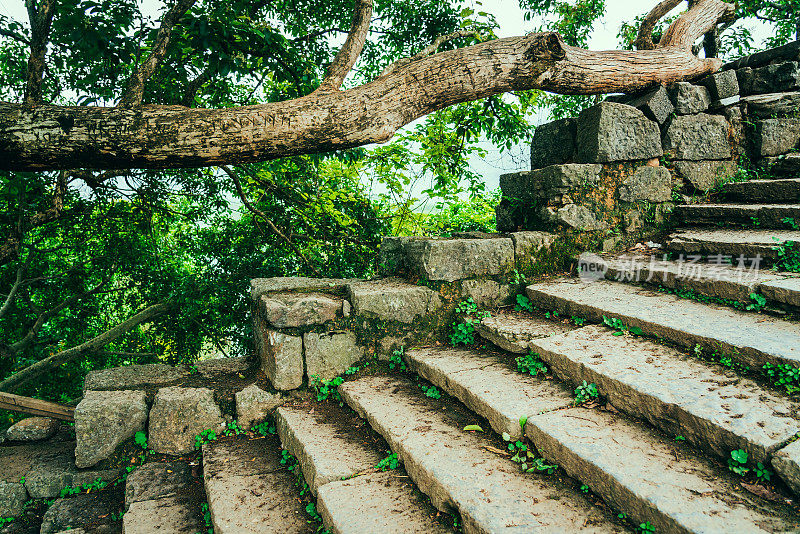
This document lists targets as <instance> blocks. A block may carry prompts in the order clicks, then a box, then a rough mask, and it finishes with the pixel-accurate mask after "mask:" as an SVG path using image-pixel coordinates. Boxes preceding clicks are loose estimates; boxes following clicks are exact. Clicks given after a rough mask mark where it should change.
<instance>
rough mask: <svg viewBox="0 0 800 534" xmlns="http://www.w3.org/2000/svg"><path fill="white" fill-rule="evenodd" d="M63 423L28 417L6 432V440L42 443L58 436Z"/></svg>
mask: <svg viewBox="0 0 800 534" xmlns="http://www.w3.org/2000/svg"><path fill="white" fill-rule="evenodd" d="M60 426H61V423H60V422H59V421H58V420H57V419H51V418H50V417H28V418H27V419H23V420H22V421H19V422H17V423H14V424H13V425H11V426H10V427H8V430H6V439H8V440H11V441H42V440H45V439H50V438H52V437H53V436H55V435H56V432H58V429H59V428H60Z"/></svg>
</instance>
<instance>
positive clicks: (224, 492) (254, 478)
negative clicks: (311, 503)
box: [203, 436, 314, 534]
mask: <svg viewBox="0 0 800 534" xmlns="http://www.w3.org/2000/svg"><path fill="white" fill-rule="evenodd" d="M280 460H281V456H280V443H279V442H278V439H277V437H272V436H270V437H267V438H257V439H236V440H228V441H219V442H211V443H206V444H205V445H203V479H204V483H205V490H206V497H207V498H208V508H209V511H210V512H211V520H212V522H213V525H214V532H215V533H216V534H226V533H231V534H245V533H248V532H252V533H262V534H263V533H276V534H284V533H291V534H300V533H303V534H306V533H308V534H310V533H312V532H314V528H313V527H312V526H311V525H309V523H308V516H307V515H306V511H305V510H304V506H303V503H302V501H301V499H300V498H299V495H298V490H297V488H296V487H295V483H294V477H293V476H292V474H291V473H290V472H289V471H287V470H286V468H285V467H284V466H283V465H281V463H280Z"/></svg>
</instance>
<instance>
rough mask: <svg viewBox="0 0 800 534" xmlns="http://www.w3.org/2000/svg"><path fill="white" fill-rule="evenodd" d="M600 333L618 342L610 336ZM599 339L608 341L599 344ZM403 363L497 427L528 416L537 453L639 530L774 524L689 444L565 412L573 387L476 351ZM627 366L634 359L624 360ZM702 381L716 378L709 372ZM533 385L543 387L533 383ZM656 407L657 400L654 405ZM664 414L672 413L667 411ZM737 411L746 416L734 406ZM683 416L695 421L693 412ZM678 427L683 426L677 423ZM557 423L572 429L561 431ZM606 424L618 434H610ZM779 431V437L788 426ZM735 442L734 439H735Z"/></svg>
mask: <svg viewBox="0 0 800 534" xmlns="http://www.w3.org/2000/svg"><path fill="white" fill-rule="evenodd" d="M592 329H594V330H595V331H597V329H598V327H587V328H582V329H579V330H576V331H574V332H571V333H569V334H564V335H561V336H552V337H549V338H541V339H538V340H536V341H534V342H533V343H534V345H535V344H538V343H543V344H547V343H550V344H555V343H557V342H558V340H559V339H570V338H574V337H575V336H580V334H581V333H582V332H584V331H586V330H588V331H589V332H591V331H592ZM605 333H606V334H607V335H608V336H610V337H611V338H614V340H618V338H616V337H615V336H611V335H610V333H607V332H605ZM580 337H581V338H584V337H586V336H580ZM589 337H591V336H589ZM598 341H600V340H598ZM623 341H624V340H623ZM603 342H604V340H603V341H600V343H603ZM596 350H597V349H596V347H595V348H592V349H591V350H588V349H587V348H584V351H585V354H586V355H587V359H589V360H591V359H592V358H593V356H592V353H593V352H594V351H596ZM618 356H619V357H620V358H621V359H623V360H624V356H625V355H620V354H619V353H616V352H615V354H614V357H618ZM406 357H407V358H408V360H409V361H410V362H411V363H412V366H413V367H414V368H417V369H420V370H421V371H422V372H423V373H424V374H423V376H425V377H426V378H428V379H429V380H431V381H432V382H433V383H434V384H435V385H437V386H439V387H441V388H442V389H444V390H445V391H447V392H448V393H450V394H451V395H453V396H455V397H456V398H458V399H459V400H461V401H462V402H464V403H465V404H466V405H467V406H469V407H470V408H471V409H473V410H475V411H477V412H478V413H480V414H481V415H487V417H488V418H489V421H490V423H492V427H493V428H495V430H498V429H504V428H506V427H511V426H515V425H516V426H519V421H520V418H521V417H525V418H527V421H529V422H528V423H527V424H526V426H525V433H526V435H527V436H528V437H530V438H531V441H533V443H534V445H535V446H536V447H537V448H539V451H540V453H541V454H543V455H544V456H545V457H546V458H547V459H548V460H550V461H552V462H555V463H558V464H559V465H562V466H563V467H564V468H565V470H566V471H567V473H568V474H569V475H571V476H573V477H574V478H577V479H578V480H580V481H581V482H583V483H584V484H587V485H588V486H590V487H591V488H592V490H593V491H594V492H595V493H596V494H597V495H599V496H601V497H602V498H603V499H604V500H606V501H607V502H608V503H609V504H611V505H612V506H613V507H615V508H616V509H617V510H619V511H622V512H625V513H627V514H628V515H629V516H630V518H631V519H632V520H633V521H634V522H635V523H636V524H639V523H644V522H646V521H649V522H650V523H651V524H652V525H653V526H654V527H655V530H656V532H758V531H760V528H761V527H763V523H762V522H765V521H766V522H773V523H775V524H780V523H779V522H778V521H774V520H773V519H772V518H766V517H764V516H761V514H758V513H753V512H752V511H751V510H749V509H748V508H746V507H744V506H737V505H735V504H734V505H729V504H727V503H728V501H727V499H726V498H725V497H722V496H723V495H730V492H734V495H736V494H741V491H740V490H738V489H736V488H735V487H734V485H733V484H731V483H730V481H729V480H727V478H728V477H727V474H726V473H725V472H724V471H723V472H721V471H720V468H718V467H715V466H713V465H712V464H711V463H710V462H708V461H706V460H703V459H700V458H699V457H697V456H696V455H694V454H692V453H690V452H689V451H688V450H687V449H686V447H678V446H675V445H672V444H670V443H669V442H667V441H665V440H663V439H661V438H659V437H658V436H656V435H655V434H654V433H652V431H649V430H648V429H647V428H645V427H643V426H642V425H638V424H634V423H631V422H629V421H627V420H625V419H623V418H620V417H614V416H612V415H610V414H608V413H602V412H596V411H589V410H583V409H580V408H573V407H571V404H572V403H571V402H566V403H565V401H571V399H570V396H569V390H567V389H566V388H565V387H564V386H563V385H561V384H558V383H553V382H550V381H547V380H543V379H536V378H533V377H530V376H525V375H522V374H518V373H505V372H498V371H497V368H498V367H500V365H499V364H498V363H493V364H489V366H488V367H485V365H486V359H487V358H489V359H490V361H495V362H496V361H497V360H498V358H496V357H493V356H491V355H488V356H487V355H486V354H482V353H480V352H477V351H471V350H459V349H437V348H427V349H421V350H414V351H409V352H408V353H407V354H406ZM643 360H646V358H643ZM626 363H628V364H630V363H633V362H631V361H630V360H627V362H626ZM638 363H642V362H638ZM644 365H645V366H646V365H648V364H647V363H644ZM697 365H699V364H697ZM430 369H436V371H437V372H435V373H431V372H430ZM459 369H466V370H462V371H459ZM471 370H481V371H482V372H484V373H485V374H486V377H485V384H481V383H480V382H478V381H477V380H469V379H467V380H464V375H466V376H470V375H473V376H477V373H475V372H474V371H471ZM559 371H563V366H560V367H559ZM683 375H684V376H685V375H686V373H685V372H684V373H683ZM706 376H707V377H711V378H717V377H716V376H713V375H712V374H707V375H706ZM429 377H430V378H429ZM590 377H591V375H590V374H587V373H584V375H583V378H585V379H587V380H588V379H589V378H590ZM573 378H575V380H582V379H583V378H578V377H573ZM676 378H677V376H676ZM681 378H683V376H681ZM698 378H700V377H699V375H698ZM726 379H727V378H726ZM536 383H538V385H539V387H538V388H535V387H532V385H533V384H536ZM598 384H600V385H601V392H602V393H603V394H606V393H607V392H606V388H605V387H604V386H606V385H609V386H611V387H612V388H613V387H614V385H615V384H614V383H613V382H609V383H607V382H598ZM748 385H749V384H745V387H744V391H748V387H747V386H748ZM707 389H709V387H708V385H705V387H704V388H703V385H702V384H701V386H700V387H694V388H689V390H688V392H689V394H690V395H695V394H697V395H699V398H696V397H695V396H692V398H691V399H687V402H691V401H692V400H694V401H695V402H699V403H702V404H713V400H712V401H711V402H709V401H710V399H709V395H705V396H704V395H703V394H702V393H703V391H705V390H707ZM731 389H733V388H730V387H728V388H727V389H726V390H725V392H727V393H730V392H731V391H730V390H731ZM520 391H523V392H531V391H533V392H534V395H531V396H530V397H528V396H526V395H524V394H520V393H519V392H520ZM659 392H661V390H659ZM748 392H750V391H748ZM625 393H626V391H625V388H624V387H618V388H617V390H615V391H613V394H614V398H615V400H617V396H618V395H619V396H623V395H625ZM680 393H682V394H683V393H687V389H681V390H680ZM751 393H752V392H751ZM734 394H735V392H734ZM548 397H549V398H548ZM609 399H611V396H609ZM653 400H654V399H653V398H652V397H650V398H644V397H643V396H642V395H641V393H639V394H638V396H637V397H636V398H633V399H629V400H626V401H625V402H628V403H635V402H640V401H643V402H647V401H649V402H650V406H651V407H653V405H654V402H653ZM658 402H659V401H658V400H656V402H655V404H657V403H658ZM621 404H623V406H622V407H627V406H628V405H627V404H625V403H624V402H623V403H621ZM751 404H752V403H751ZM660 408H661V409H667V411H668V410H669V408H668V407H667V406H664V405H661V406H660ZM696 411H698V412H699V411H701V410H700V409H697V410H696ZM740 411H742V410H737V412H740ZM537 414H538V415H537ZM665 415H666V416H669V415H672V416H677V417H676V419H678V418H680V416H681V415H684V416H685V415H690V414H686V413H683V414H678V413H673V414H665ZM731 415H732V416H735V415H736V414H731ZM759 416H761V417H759ZM767 417H768V414H766V413H765V410H760V411H759V412H758V414H753V415H752V419H749V421H748V423H749V425H748V426H751V425H757V421H756V420H760V419H764V418H767ZM665 419H668V417H666V418H665ZM689 419H690V420H691V415H690V416H689ZM754 419H755V420H754ZM587 421H588V424H587ZM565 422H566V423H565ZM675 422H676V423H677V427H678V428H680V427H681V423H682V421H681V422H678V421H677V420H676V421H675ZM703 422H708V420H707V419H706V420H701V421H698V423H699V425H702V424H703ZM712 424H713V423H712ZM562 425H568V426H569V427H570V428H569V429H561V428H560V427H561V426H562ZM606 426H609V427H611V428H613V430H614V431H613V432H608V430H607V428H605V427H606ZM690 430H701V429H699V428H698V429H690ZM751 430H752V429H751ZM780 430H781V431H785V429H784V428H781V429H780ZM789 436H791V433H790V434H789ZM740 441H741V440H740ZM738 442H739V441H736V440H734V443H738ZM540 443H541V446H540ZM592 447H593V448H592ZM729 452H730V450H725V451H724V455H725V456H727V455H728V454H729ZM723 469H724V468H723ZM739 497H741V495H739ZM748 500H749V499H748Z"/></svg>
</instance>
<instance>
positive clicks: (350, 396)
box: [339, 376, 624, 533]
mask: <svg viewBox="0 0 800 534" xmlns="http://www.w3.org/2000/svg"><path fill="white" fill-rule="evenodd" d="M339 391H340V392H341V394H342V397H343V398H344V399H345V401H346V402H347V403H348V404H349V405H350V406H351V407H352V408H353V409H355V410H356V411H357V412H358V413H359V414H360V415H361V416H362V417H363V418H365V419H366V420H367V421H369V423H370V425H371V426H372V428H374V429H375V430H376V431H377V432H378V433H379V434H381V435H382V436H383V437H384V439H386V441H387V442H388V443H389V445H390V447H391V448H392V450H393V451H395V452H396V453H397V454H398V456H399V457H400V458H401V459H402V461H403V464H404V465H405V468H406V471H407V472H408V474H409V475H410V476H411V478H412V480H414V482H415V483H416V484H417V486H418V487H419V488H420V490H422V491H423V492H424V493H425V494H427V495H428V496H429V497H430V498H431V501H432V502H433V504H434V506H436V507H437V508H438V509H440V510H442V511H444V512H451V511H454V510H455V511H458V513H459V514H460V515H461V518H462V520H463V527H464V532H466V533H478V532H480V533H489V532H518V533H523V532H552V533H561V532H622V531H624V529H623V528H622V527H620V526H618V525H615V524H614V523H611V522H609V520H608V519H607V518H606V517H605V515H604V514H603V512H602V511H601V510H600V509H597V508H593V506H592V504H591V503H589V502H588V501H587V499H586V498H584V497H583V496H582V495H580V494H579V493H577V492H576V491H575V490H572V489H569V488H566V487H563V486H562V485H560V484H558V481H556V480H553V479H548V478H544V477H541V476H536V475H533V474H523V473H521V472H520V471H519V467H518V466H517V465H516V464H514V463H512V462H510V461H509V460H508V459H506V458H503V457H501V456H498V455H497V454H495V453H493V452H490V451H488V450H486V449H485V448H484V447H485V446H487V445H490V443H491V442H489V441H488V440H487V439H485V438H484V437H482V436H480V435H474V434H471V433H468V432H464V431H463V429H462V428H461V425H460V424H459V423H458V422H457V421H454V420H452V419H450V418H449V417H448V415H447V414H446V413H444V411H443V410H442V409H441V407H440V406H438V404H437V403H435V402H434V401H432V400H431V399H426V398H425V397H424V396H422V394H421V393H420V392H419V389H418V388H417V387H416V386H414V384H413V383H411V382H409V381H407V380H403V379H397V378H391V377H382V376H373V377H368V378H363V379H360V380H357V381H353V382H345V383H344V384H342V385H341V386H339Z"/></svg>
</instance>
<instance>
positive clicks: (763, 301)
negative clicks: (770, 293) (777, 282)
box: [745, 293, 767, 311]
mask: <svg viewBox="0 0 800 534" xmlns="http://www.w3.org/2000/svg"><path fill="white" fill-rule="evenodd" d="M750 300H752V301H753V302H752V303H751V304H748V305H747V306H746V307H745V309H746V310H747V311H760V310H762V309H764V307H765V306H766V305H767V298H766V297H765V296H763V295H759V294H758V293H750Z"/></svg>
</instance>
